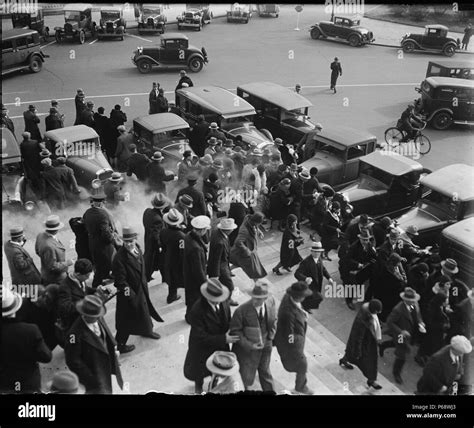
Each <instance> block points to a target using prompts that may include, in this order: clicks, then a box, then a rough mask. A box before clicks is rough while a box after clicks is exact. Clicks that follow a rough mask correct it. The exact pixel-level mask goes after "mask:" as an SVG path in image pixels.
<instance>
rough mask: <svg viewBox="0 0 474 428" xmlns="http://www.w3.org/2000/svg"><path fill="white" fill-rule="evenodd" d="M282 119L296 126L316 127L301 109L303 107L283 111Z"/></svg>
mask: <svg viewBox="0 0 474 428" xmlns="http://www.w3.org/2000/svg"><path fill="white" fill-rule="evenodd" d="M281 120H282V122H285V123H286V124H288V125H290V126H293V127H295V128H307V127H309V128H312V129H314V124H313V123H312V122H311V121H310V120H309V119H308V116H306V115H305V114H304V112H302V111H301V109H297V110H291V111H285V110H282V112H281Z"/></svg>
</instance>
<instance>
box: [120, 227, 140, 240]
mask: <svg viewBox="0 0 474 428" xmlns="http://www.w3.org/2000/svg"><path fill="white" fill-rule="evenodd" d="M137 236H138V233H137V232H136V231H135V229H134V228H133V227H131V226H124V228H123V230H122V239H123V240H124V241H133V240H134V239H137Z"/></svg>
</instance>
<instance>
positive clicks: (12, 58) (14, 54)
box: [2, 28, 49, 76]
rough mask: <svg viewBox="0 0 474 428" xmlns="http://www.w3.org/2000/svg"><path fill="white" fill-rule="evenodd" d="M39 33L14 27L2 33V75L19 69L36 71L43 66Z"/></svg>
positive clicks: (44, 56) (43, 57)
mask: <svg viewBox="0 0 474 428" xmlns="http://www.w3.org/2000/svg"><path fill="white" fill-rule="evenodd" d="M40 45H41V43H40V35H39V33H38V32H37V31H35V30H24V29H19V28H15V29H13V30H7V31H4V32H3V33H2V76H3V75H5V74H9V73H13V72H15V71H20V70H30V71H31V72H32V73H38V72H39V71H41V69H42V68H43V63H44V60H45V58H49V55H45V54H44V53H43V51H42V50H41V46H40Z"/></svg>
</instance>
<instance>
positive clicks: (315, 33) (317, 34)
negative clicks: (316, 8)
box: [311, 28, 321, 40]
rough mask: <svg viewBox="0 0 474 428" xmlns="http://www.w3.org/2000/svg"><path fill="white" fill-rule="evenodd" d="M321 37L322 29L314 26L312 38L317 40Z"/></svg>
mask: <svg viewBox="0 0 474 428" xmlns="http://www.w3.org/2000/svg"><path fill="white" fill-rule="evenodd" d="M319 37H321V31H319V28H313V29H312V30H311V38H312V39H314V40H317V39H319Z"/></svg>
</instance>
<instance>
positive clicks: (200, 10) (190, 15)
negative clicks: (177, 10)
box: [176, 3, 212, 31]
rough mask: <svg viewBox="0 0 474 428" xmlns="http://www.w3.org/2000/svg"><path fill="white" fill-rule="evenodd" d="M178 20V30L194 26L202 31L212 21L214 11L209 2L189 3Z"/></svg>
mask: <svg viewBox="0 0 474 428" xmlns="http://www.w3.org/2000/svg"><path fill="white" fill-rule="evenodd" d="M176 20H177V21H178V30H181V29H182V28H185V27H193V28H196V29H197V30H198V31H201V28H202V27H204V25H205V24H210V23H211V20H212V12H211V11H210V9H209V5H208V4H194V3H192V4H187V5H186V10H185V11H184V12H183V13H182V14H181V15H179V16H178V17H177V18H176Z"/></svg>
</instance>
